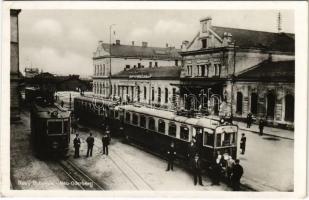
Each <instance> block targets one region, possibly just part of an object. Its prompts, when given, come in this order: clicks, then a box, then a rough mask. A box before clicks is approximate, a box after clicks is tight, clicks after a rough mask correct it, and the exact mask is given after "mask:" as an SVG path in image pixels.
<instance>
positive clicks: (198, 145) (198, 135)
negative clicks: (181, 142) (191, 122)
mask: <svg viewBox="0 0 309 200" xmlns="http://www.w3.org/2000/svg"><path fill="white" fill-rule="evenodd" d="M195 140H196V148H197V152H198V153H199V154H201V151H202V147H203V134H202V130H201V129H200V130H197V131H196V135H195Z"/></svg>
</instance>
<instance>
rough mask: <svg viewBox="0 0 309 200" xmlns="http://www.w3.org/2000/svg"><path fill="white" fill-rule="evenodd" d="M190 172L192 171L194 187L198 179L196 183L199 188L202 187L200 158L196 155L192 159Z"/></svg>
mask: <svg viewBox="0 0 309 200" xmlns="http://www.w3.org/2000/svg"><path fill="white" fill-rule="evenodd" d="M192 171H193V176H194V185H196V184H197V179H198V183H199V184H200V185H201V186H203V182H202V167H201V161H200V157H199V155H198V154H196V155H195V157H194V159H193V162H192Z"/></svg>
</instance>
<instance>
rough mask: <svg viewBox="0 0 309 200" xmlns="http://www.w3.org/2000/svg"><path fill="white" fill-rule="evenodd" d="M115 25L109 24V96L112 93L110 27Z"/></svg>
mask: <svg viewBox="0 0 309 200" xmlns="http://www.w3.org/2000/svg"><path fill="white" fill-rule="evenodd" d="M115 25H116V24H111V25H110V26H109V97H111V95H112V27H113V26H115Z"/></svg>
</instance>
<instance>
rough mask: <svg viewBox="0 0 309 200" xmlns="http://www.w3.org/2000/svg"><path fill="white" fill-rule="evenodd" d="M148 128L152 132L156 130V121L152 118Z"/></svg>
mask: <svg viewBox="0 0 309 200" xmlns="http://www.w3.org/2000/svg"><path fill="white" fill-rule="evenodd" d="M148 128H149V129H150V130H153V131H154V130H155V120H154V119H153V118H152V117H149V122H148Z"/></svg>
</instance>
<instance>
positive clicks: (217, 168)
mask: <svg viewBox="0 0 309 200" xmlns="http://www.w3.org/2000/svg"><path fill="white" fill-rule="evenodd" d="M221 170H222V168H221V165H220V159H216V160H215V162H213V165H212V171H211V173H212V183H211V185H220V175H221Z"/></svg>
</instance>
